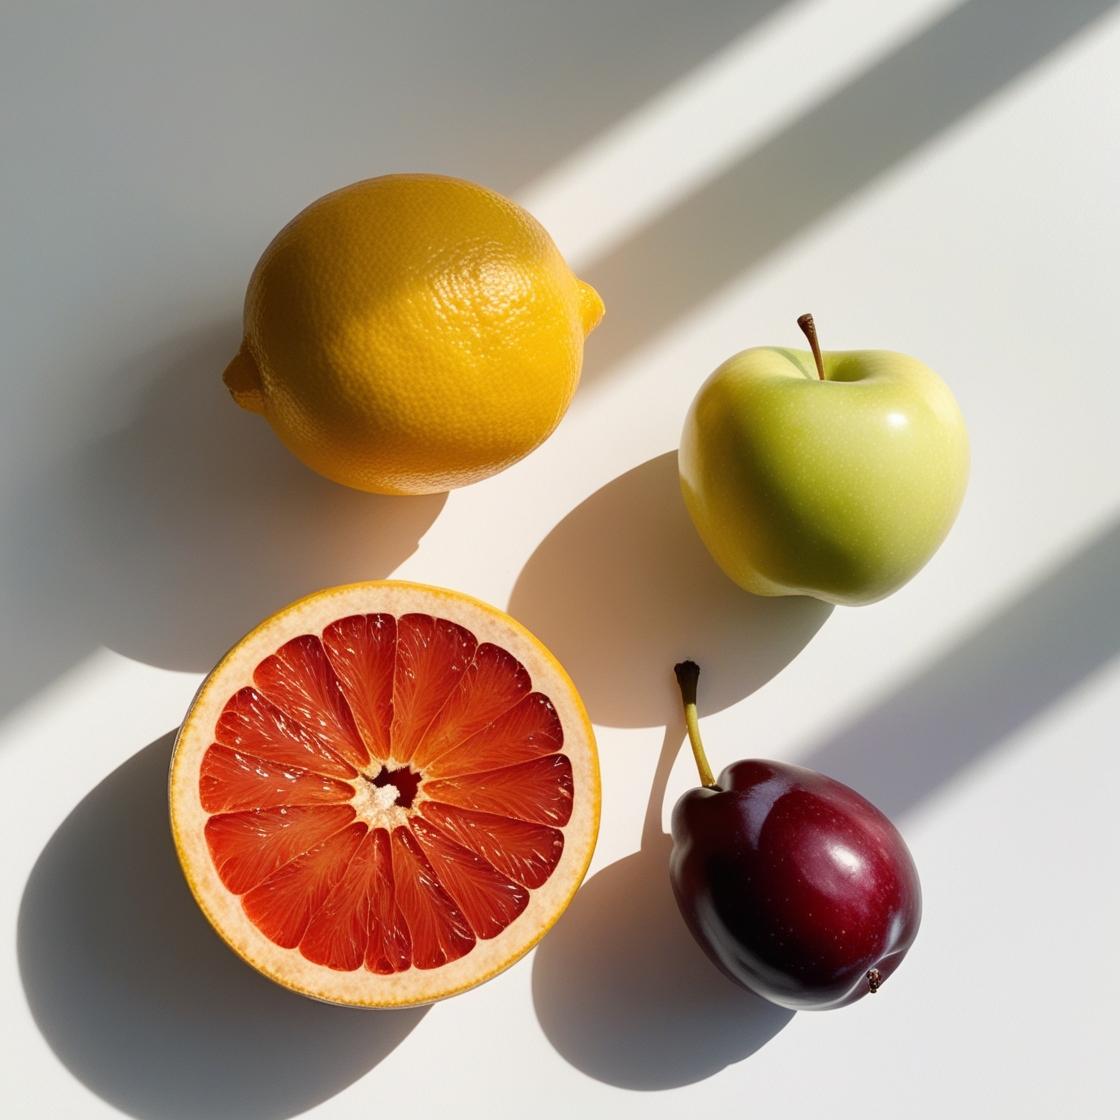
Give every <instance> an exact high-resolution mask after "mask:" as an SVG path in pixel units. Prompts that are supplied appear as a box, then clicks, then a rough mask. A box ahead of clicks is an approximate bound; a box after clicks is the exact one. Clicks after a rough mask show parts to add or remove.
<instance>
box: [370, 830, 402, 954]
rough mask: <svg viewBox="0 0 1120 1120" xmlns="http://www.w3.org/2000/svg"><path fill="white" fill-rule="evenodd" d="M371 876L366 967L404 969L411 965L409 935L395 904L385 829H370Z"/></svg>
mask: <svg viewBox="0 0 1120 1120" xmlns="http://www.w3.org/2000/svg"><path fill="white" fill-rule="evenodd" d="M373 851H374V868H375V870H374V879H373V889H372V891H371V893H370V925H369V945H368V946H367V948H366V968H368V969H369V970H370V972H374V973H378V974H379V975H387V974H391V973H394V972H404V971H405V969H407V968H409V967H411V965H412V935H411V934H410V933H409V931H408V925H407V923H406V922H405V920H404V915H403V914H402V913H401V909H400V907H399V906H398V905H397V895H396V885H395V883H394V882H393V856H392V848H391V844H390V841H389V833H388V832H387V831H386V830H385V829H383V828H378V829H375V830H374V832H373Z"/></svg>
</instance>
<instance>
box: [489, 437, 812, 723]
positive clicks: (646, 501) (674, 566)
mask: <svg viewBox="0 0 1120 1120" xmlns="http://www.w3.org/2000/svg"><path fill="white" fill-rule="evenodd" d="M831 609H832V608H831V607H830V606H829V605H827V604H825V603H821V602H819V601H818V600H816V599H809V598H804V597H791V598H775V599H764V598H760V597H759V596H756V595H751V594H749V593H748V592H746V591H743V590H742V589H741V588H739V587H737V586H736V585H735V584H734V583H732V582H731V580H729V579H728V578H727V577H726V576H725V575H724V574H723V573H722V572H721V571H720V570H719V568H718V567H717V566H716V564H715V562H714V561H713V560H712V558H711V557H710V556H709V555H708V553H707V551H706V550H705V548H704V545H703V544H702V543H701V541H700V538H699V537H698V536H697V534H696V530H695V529H694V528H693V526H692V522H691V521H690V520H689V517H688V511H687V510H686V509H685V506H684V500H683V499H682V498H681V494H680V487H679V484H678V481H677V457H676V452H674V451H670V452H667V453H665V454H664V455H659V456H657V458H655V459H650V460H649V461H648V462H645V463H643V464H642V465H641V466H638V467H635V468H634V469H633V470H631V471H628V472H627V473H626V474H623V475H621V476H619V477H618V478H616V479H614V481H613V482H610V483H608V484H607V485H606V486H604V487H603V488H602V489H600V490H597V491H596V492H595V493H594V494H592V495H591V496H590V497H589V498H587V499H586V500H585V501H584V502H582V503H581V504H580V505H579V506H577V507H576V508H575V509H574V510H572V512H571V513H569V514H568V516H567V517H565V518H564V520H563V521H561V522H560V524H559V525H557V526H556V528H555V529H553V530H552V532H551V533H549V535H548V536H547V537H546V538H545V539H544V541H542V542H541V544H540V545H539V546H538V548H537V549H536V551H535V552H534V553H533V555H532V556H531V557H530V558H529V561H528V563H527V564H526V565H525V567H524V569H523V570H522V572H521V575H520V577H519V578H518V580H517V584H516V586H515V587H514V589H513V594H512V596H511V597H510V602H509V612H510V614H512V615H513V616H514V617H515V618H517V619H519V620H520V621H521V622H523V623H525V625H526V626H528V627H529V628H530V629H531V630H532V631H533V632H534V633H535V634H536V635H537V636H538V637H539V638H540V639H541V640H542V641H543V642H544V643H545V644H546V645H548V646H549V648H550V649H551V650H552V651H553V653H555V654H556V656H557V657H558V658H559V659H560V661H561V662H562V663H563V664H564V665H565V667H566V668H567V670H568V672H569V673H571V675H572V677H573V679H574V680H575V682H576V685H577V687H578V688H579V689H580V692H581V694H582V696H583V698H584V701H585V702H586V704H587V707H588V710H589V711H590V713H591V718H592V719H593V720H594V721H595V722H596V723H599V724H603V725H607V726H614V727H651V726H656V725H658V724H665V723H667V722H669V721H670V720H672V719H674V718H676V711H677V707H678V706H679V699H678V697H677V692H676V689H675V687H674V686H673V684H672V673H671V670H672V666H673V665H674V664H675V663H676V662H677V661H680V660H681V659H682V658H684V657H691V658H694V659H695V660H697V661H699V662H700V664H701V665H703V666H704V690H703V696H702V698H701V707H702V709H703V710H704V711H709V712H710V711H719V710H720V709H722V708H725V707H727V706H728V705H729V704H733V703H735V702H736V701H737V700H741V699H742V698H743V697H744V696H747V695H749V694H750V693H751V692H753V691H754V690H755V689H757V688H759V687H761V686H762V685H763V684H765V683H766V682H767V681H768V680H770V678H771V677H773V676H774V675H775V674H776V673H778V672H779V671H780V670H781V669H782V668H783V667H784V666H785V665H787V664H788V663H789V662H790V661H791V660H792V659H793V658H794V657H795V656H796V655H797V653H798V652H799V651H800V650H801V649H802V648H803V647H804V646H805V645H806V643H807V642H808V641H809V640H810V638H812V636H813V635H814V634H815V633H816V632H817V630H818V629H819V628H820V627H821V625H822V624H823V623H824V620H825V619H826V618H827V617H828V615H829V612H830V611H831Z"/></svg>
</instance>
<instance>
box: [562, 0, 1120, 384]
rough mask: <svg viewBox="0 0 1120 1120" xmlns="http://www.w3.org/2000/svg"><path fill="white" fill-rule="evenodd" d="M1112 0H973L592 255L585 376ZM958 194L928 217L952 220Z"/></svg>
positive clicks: (739, 271)
mask: <svg viewBox="0 0 1120 1120" xmlns="http://www.w3.org/2000/svg"><path fill="white" fill-rule="evenodd" d="M1116 3H1117V0H1065V2H1063V3H1060V4H1053V3H1048V2H1046V0H1030V2H1028V3H1023V2H1021V0H967V2H966V3H964V4H962V5H961V6H960V7H957V8H954V9H953V10H952V11H950V12H949V13H948V14H947V15H945V16H944V17H943V18H942V19H941V20H939V21H938V22H937V23H935V24H934V25H933V26H931V27H928V28H926V29H924V30H923V31H921V32H920V33H918V34H917V35H916V36H915V37H914V38H913V39H911V40H910V41H909V42H908V43H906V44H904V45H903V46H902V47H900V48H899V49H898V50H897V51H895V52H894V53H892V54H891V55H890V56H889V57H888V58H886V59H885V60H883V61H882V62H880V63H879V64H878V65H876V66H873V67H872V68H871V69H869V70H868V71H866V72H865V73H863V74H861V75H860V76H859V77H857V78H855V79H854V80H853V81H851V82H850V83H848V84H847V85H846V86H844V87H843V88H842V89H840V90H839V91H838V92H836V93H834V94H831V95H830V96H828V98H827V99H826V100H825V101H823V102H822V103H821V104H819V105H818V106H817V107H816V108H814V109H812V110H810V111H809V112H807V113H806V114H805V115H804V116H802V117H800V118H799V119H798V120H797V121H796V122H795V123H794V124H792V125H790V126H789V127H788V128H786V129H785V130H784V131H783V132H781V133H779V134H778V135H777V136H775V137H774V138H773V139H771V140H768V141H766V142H765V143H763V144H762V145H761V146H760V147H758V148H757V149H755V150H753V151H750V152H748V153H747V154H746V155H745V156H744V157H743V158H742V159H740V160H739V161H738V162H737V163H735V164H734V165H733V166H732V167H730V168H729V169H727V170H726V171H724V172H723V173H722V174H720V175H719V176H718V177H717V178H716V179H714V180H712V181H711V182H709V183H707V184H706V185H704V186H702V187H700V188H699V189H697V190H696V191H695V192H694V193H693V194H691V195H690V196H689V197H687V198H686V199H684V200H683V201H681V202H679V203H678V204H677V205H676V206H675V207H673V208H672V209H670V210H669V211H668V212H663V213H661V214H660V215H658V216H657V217H656V218H655V219H654V220H653V221H651V222H650V224H649V225H647V226H646V227H645V228H644V229H641V230H639V231H638V232H636V233H635V234H633V235H632V236H631V237H630V238H629V239H628V240H627V241H625V242H623V244H621V245H620V246H618V247H617V248H616V249H614V250H613V251H612V252H611V253H609V254H608V255H607V256H606V257H605V258H604V259H601V260H599V261H598V262H595V263H593V264H591V265H589V266H587V267H585V268H584V269H583V270H582V272H583V276H584V279H586V280H587V281H588V282H590V283H591V284H594V286H595V287H596V288H597V289H598V290H599V292H600V293H601V294H602V296H603V299H604V300H605V301H606V304H607V307H608V314H607V316H606V317H605V318H604V320H603V323H602V326H600V327H599V329H598V330H597V331H596V333H595V336H594V338H593V340H592V341H591V343H590V344H589V346H588V351H587V355H588V356H587V363H586V366H585V370H584V379H583V380H584V386H585V387H586V386H591V385H594V384H595V382H596V381H597V380H600V379H602V378H605V377H606V376H608V375H609V374H610V373H611V372H612V371H613V370H614V368H615V367H616V366H618V364H619V363H620V362H622V360H623V359H624V358H625V357H626V356H627V355H628V354H629V353H630V352H631V351H633V350H635V349H637V347H638V346H639V345H641V346H644V345H646V344H648V343H649V342H650V341H651V340H652V339H653V338H654V337H655V336H656V335H657V334H658V333H661V332H664V331H665V330H666V329H667V328H668V326H669V325H671V324H672V323H673V322H675V321H676V320H677V319H679V318H680V317H681V316H683V315H684V314H686V313H687V312H688V311H689V310H691V309H692V308H694V307H696V306H697V305H699V304H700V303H701V302H702V301H703V300H704V299H706V298H707V297H708V296H710V295H711V294H712V293H714V292H716V291H718V290H719V289H720V288H722V287H723V286H724V285H725V284H727V283H729V282H730V281H732V280H734V279H735V278H737V277H739V276H742V275H743V274H744V273H745V272H747V271H749V270H750V269H751V268H753V267H754V266H755V265H757V264H758V263H759V262H760V261H762V260H764V259H765V258H766V257H768V256H769V255H770V254H772V253H773V252H775V251H776V250H777V249H778V248H779V247H780V246H782V245H783V244H785V243H786V242H788V241H789V240H790V239H791V238H794V237H796V236H797V235H798V234H800V233H802V232H804V231H805V230H806V229H807V228H808V227H809V226H810V225H812V224H813V223H814V222H815V221H818V220H819V219H820V218H822V217H823V216H824V215H825V214H827V213H828V212H829V211H831V210H833V209H835V208H836V207H837V206H838V205H839V204H840V203H842V202H843V201H844V200H845V199H847V198H849V197H851V196H852V195H854V194H856V193H857V192H858V191H859V190H861V189H862V188H864V187H866V186H867V185H868V184H869V183H870V182H872V181H873V180H874V179H875V178H876V177H877V176H879V175H882V174H883V173H884V172H886V171H888V170H889V169H890V168H891V167H893V166H895V165H896V164H898V163H900V162H901V161H902V160H904V159H905V158H906V157H907V156H909V155H910V154H911V153H913V152H914V151H915V150H916V149H918V148H919V147H921V146H922V145H923V144H924V143H926V142H928V141H929V140H931V139H932V138H933V137H935V136H937V135H938V134H939V133H941V132H944V131H945V130H946V129H947V128H948V127H949V126H951V125H952V124H954V123H955V122H957V121H959V120H961V119H963V118H964V117H965V116H966V115H967V114H968V113H969V112H970V111H972V110H973V109H975V108H976V106H978V105H980V104H981V103H982V102H984V101H985V100H987V99H988V98H991V97H993V96H994V95H995V94H997V93H998V92H999V91H1000V90H1001V89H1002V88H1003V87H1004V86H1006V85H1007V84H1008V83H1009V82H1011V81H1013V80H1014V79H1015V78H1017V77H1018V76H1019V75H1021V74H1023V73H1024V72H1026V71H1027V70H1029V69H1030V68H1031V66H1033V65H1034V64H1036V63H1037V62H1038V61H1039V60H1040V59H1042V58H1044V57H1045V56H1046V55H1047V54H1049V53H1051V52H1052V51H1054V50H1056V49H1057V48H1058V47H1060V46H1061V45H1062V44H1063V43H1064V42H1066V41H1067V40H1068V39H1070V38H1071V37H1072V36H1073V35H1075V34H1076V33H1077V32H1079V31H1080V30H1081V29H1082V28H1084V27H1085V26H1087V25H1088V24H1089V23H1091V22H1092V21H1093V20H1094V19H1096V18H1097V17H1099V16H1101V15H1102V14H1103V13H1105V12H1107V11H1109V10H1111V9H1112V8H1114V7H1115V6H1116ZM966 188H967V185H966ZM961 204H962V205H963V204H965V203H964V202H963V201H962V203H961ZM955 206H956V204H955V203H954V202H953V201H952V200H949V201H948V202H947V204H946V209H945V212H944V213H943V214H942V215H940V216H939V215H938V214H936V213H934V214H926V215H923V221H927V222H935V223H936V222H938V221H939V220H948V215H949V214H950V212H951V211H952V209H954V208H955Z"/></svg>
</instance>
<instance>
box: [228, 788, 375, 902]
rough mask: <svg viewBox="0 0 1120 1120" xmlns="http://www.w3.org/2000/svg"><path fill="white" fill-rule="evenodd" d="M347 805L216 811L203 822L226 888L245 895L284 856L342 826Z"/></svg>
mask: <svg viewBox="0 0 1120 1120" xmlns="http://www.w3.org/2000/svg"><path fill="white" fill-rule="evenodd" d="M354 816H355V813H354V810H353V809H352V808H351V807H350V806H349V805H315V806H297V807H295V808H286V807H282V808H279V809H253V810H250V811H248V812H243V813H220V814H218V815H217V816H213V817H211V818H210V819H209V820H208V821H207V822H206V843H207V846H208V847H209V849H210V856H211V858H212V859H213V861H214V867H215V868H216V869H217V872H218V875H219V876H220V877H221V880H222V882H223V883H224V884H225V886H226V888H227V889H228V890H230V891H232V892H233V893H234V894H244V893H245V892H246V891H247V890H251V889H252V888H253V887H255V886H256V885H257V884H258V883H261V882H263V881H264V880H265V879H266V878H268V876H269V875H271V874H272V873H273V872H274V871H275V870H277V868H280V867H283V865H284V864H286V863H287V862H288V861H289V860H292V859H295V858H296V856H299V855H302V854H303V853H304V852H307V851H310V850H311V849H312V848H313V847H315V845H316V844H318V843H320V842H321V841H323V840H325V839H326V838H327V837H328V836H332V835H333V834H334V833H336V832H339V831H340V830H341V829H343V828H345V827H346V826H347V825H348V824H349V823H350V822H351V821H352V820H353V819H354Z"/></svg>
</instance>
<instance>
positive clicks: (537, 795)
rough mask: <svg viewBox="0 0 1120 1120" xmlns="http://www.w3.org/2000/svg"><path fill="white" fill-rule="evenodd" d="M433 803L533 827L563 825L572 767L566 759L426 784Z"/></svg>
mask: <svg viewBox="0 0 1120 1120" xmlns="http://www.w3.org/2000/svg"><path fill="white" fill-rule="evenodd" d="M424 792H425V793H426V794H427V796H428V797H430V798H431V799H432V800H433V801H440V802H443V803H444V804H447V805H458V806H459V807H460V808H461V809H477V810H478V811H479V812H483V813H495V814H497V815H498V816H501V817H513V818H514V819H515V820H519V821H530V822H533V823H536V824H551V825H564V824H567V823H568V818H569V817H570V816H571V812H572V764H571V762H569V761H568V758H567V756H566V755H562V754H552V755H546V756H545V757H544V758H536V759H533V761H532V762H522V763H520V764H519V765H517V766H507V767H505V768H504V769H501V770H488V771H486V772H485V773H482V774H461V775H459V776H458V777H455V778H438V779H436V780H434V781H431V782H428V783H427V784H426V785H425V787H424Z"/></svg>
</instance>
